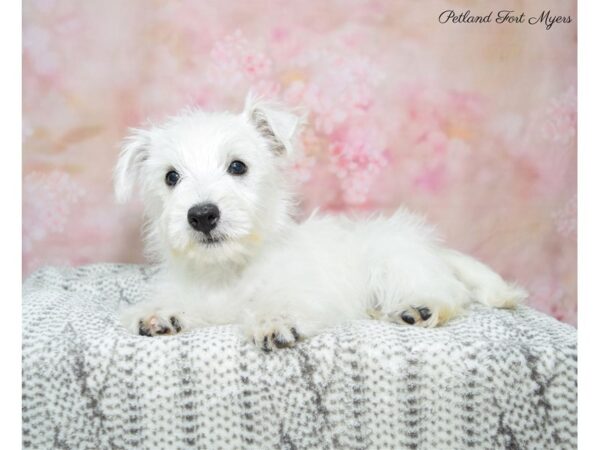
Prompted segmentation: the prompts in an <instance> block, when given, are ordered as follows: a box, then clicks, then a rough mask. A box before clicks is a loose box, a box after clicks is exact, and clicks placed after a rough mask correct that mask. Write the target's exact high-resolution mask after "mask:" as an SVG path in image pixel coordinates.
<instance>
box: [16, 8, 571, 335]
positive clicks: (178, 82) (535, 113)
mask: <svg viewBox="0 0 600 450" xmlns="http://www.w3.org/2000/svg"><path fill="white" fill-rule="evenodd" d="M485 4H486V5H487V6H486V7H483V6H482V2H475V1H466V0H462V1H446V2H443V1H430V2H418V3H417V2H412V1H383V0H379V1H378V0H375V1H366V0H364V1H359V0H343V1H342V0H337V1H308V0H305V1H285V2H284V1H270V2H267V1H235V0H221V1H158V0H128V1H122V0H111V1H106V0H105V1H96V2H93V1H75V0H71V1H63V0H28V1H27V0H26V1H25V2H24V5H23V11H24V24H23V47H24V48H23V91H24V92H23V110H24V118H23V140H24V153H23V165H24V180H23V256H24V258H23V261H24V273H25V274H28V273H30V272H31V271H32V270H34V269H35V268H37V267H39V266H41V265H44V264H69V265H77V264H86V263H91V262H98V261H122V262H139V261H142V260H143V259H142V256H141V244H140V237H139V228H140V224H141V214H140V208H139V205H137V204H130V205H126V206H117V205H116V204H115V203H114V200H113V197H112V185H111V170H112V167H113V165H114V163H115V160H116V157H117V153H118V147H119V141H120V140H121V138H122V137H123V136H124V134H125V132H126V128H127V127H128V126H135V125H138V124H140V123H141V122H143V121H144V120H145V119H153V120H160V119H161V118H163V117H165V115H167V114H172V113H174V112H176V111H177V110H178V109H179V108H181V107H183V106H184V105H189V104H194V105H200V106H205V107H207V108H218V109H221V108H230V109H239V108H240V107H241V105H242V102H243V98H244V96H245V94H246V92H247V91H248V89H249V88H253V89H254V90H256V91H258V92H260V93H263V94H265V95H268V96H275V97H277V98H279V99H281V100H283V101H285V102H287V103H288V104H290V105H298V106H302V107H304V108H305V109H306V110H307V111H308V112H309V124H308V127H307V129H306V131H305V133H304V135H303V139H302V147H303V149H302V150H303V152H304V156H303V157H302V158H301V160H300V162H299V164H298V167H297V170H296V174H297V176H298V179H299V181H300V183H301V186H302V194H303V199H304V210H305V211H306V212H308V211H310V210H312V209H313V208H315V207H316V206H319V207H321V209H322V210H325V211H329V212H337V211H343V210H350V209H361V210H385V211H392V210H393V209H395V208H396V207H398V206H399V205H401V204H404V205H406V206H408V207H410V208H412V209H415V210H417V211H420V212H423V213H425V214H426V215H427V217H428V218H429V219H430V221H432V222H434V223H436V224H438V225H439V229H440V231H441V232H442V234H443V235H445V236H446V237H447V240H448V242H449V244H451V245H452V246H454V247H456V248H459V249H461V250H464V251H466V252H469V253H471V254H474V255H476V256H477V257H479V258H481V259H482V260H484V261H485V262H487V263H488V264H490V265H491V266H492V267H494V268H495V269H496V270H498V271H499V272H501V273H502V274H503V275H504V276H506V277H509V278H512V279H515V280H518V281H519V282H520V283H522V284H523V285H524V286H526V287H527V288H528V289H529V290H530V292H531V293H532V297H531V299H530V304H531V305H532V306H534V307H536V308H538V309H540V310H542V311H545V312H548V313H550V314H552V315H554V316H555V317H557V318H559V319H561V320H564V321H567V322H570V323H573V324H575V323H576V320H577V318H576V310H577V303H576V298H577V293H576V273H577V271H576V239H577V236H576V228H577V227H576V223H577V222H576V212H577V193H576V158H577V155H576V143H577V142H576V140H577V136H576V125H577V111H576V106H577V105H576V100H577V98H576V89H577V87H576V70H577V68H576V38H577V37H576V22H575V20H576V2H575V1H566V0H557V1H549V0H543V1H533V0H532V1H527V2H524V1H509V0H502V1H499V2H486V3H485ZM446 9H455V10H456V11H457V13H458V12H461V11H464V10H466V9H471V12H472V13H473V14H477V13H479V14H487V13H488V12H489V11H490V10H492V9H494V10H495V11H497V10H500V9H514V10H516V11H517V13H520V12H521V11H522V12H525V13H526V16H530V15H531V16H537V15H539V14H540V13H541V12H542V11H543V10H544V9H551V10H552V13H553V14H561V15H565V16H566V15H570V16H571V17H572V19H574V21H573V22H572V23H570V24H555V25H554V26H553V27H552V28H551V29H550V30H546V29H545V27H544V26H543V25H539V24H538V25H528V24H502V25H499V24H495V23H491V24H445V25H442V24H440V23H439V22H438V19H437V18H438V16H439V14H440V13H441V12H442V11H444V10H446Z"/></svg>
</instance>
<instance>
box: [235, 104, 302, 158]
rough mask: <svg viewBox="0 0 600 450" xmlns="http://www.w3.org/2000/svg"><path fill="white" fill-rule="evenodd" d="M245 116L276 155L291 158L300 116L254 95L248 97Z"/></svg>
mask: <svg viewBox="0 0 600 450" xmlns="http://www.w3.org/2000/svg"><path fill="white" fill-rule="evenodd" d="M243 114H244V116H245V117H246V118H247V120H248V121H249V122H250V123H251V124H252V125H254V127H255V128H256V129H257V130H258V132H259V133H260V134H261V135H262V136H263V137H264V138H265V139H266V140H267V142H268V143H269V146H270V147H271V150H272V151H273V152H274V153H275V154H277V155H287V156H289V155H290V154H291V153H292V152H293V143H294V137H295V135H296V133H297V132H298V129H299V128H300V125H301V122H302V120H301V118H300V117H299V116H297V115H296V114H293V113H292V112H290V111H287V110H286V109H285V108H284V107H282V106H281V105H278V104H275V103H271V102H266V101H263V100H259V99H257V98H256V97H255V96H254V95H252V94H248V96H247V97H246V104H245V106H244V112H243Z"/></svg>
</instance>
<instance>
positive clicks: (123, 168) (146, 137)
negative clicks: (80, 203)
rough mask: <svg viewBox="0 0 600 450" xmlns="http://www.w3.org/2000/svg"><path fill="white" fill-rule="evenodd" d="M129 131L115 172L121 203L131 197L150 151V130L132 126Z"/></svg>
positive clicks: (116, 191) (118, 196)
mask: <svg viewBox="0 0 600 450" xmlns="http://www.w3.org/2000/svg"><path fill="white" fill-rule="evenodd" d="M129 133H130V134H129V136H127V137H126V138H125V140H124V141H123V146H122V147H121V154H120V155H119V161H118V162H117V166H116V167H115V173H114V178H115V180H114V181H115V195H116V197H117V201H118V202H119V203H125V202H126V201H127V200H129V199H130V198H131V194H132V193H133V188H134V187H135V184H136V181H137V180H138V178H139V175H140V169H141V167H142V164H143V163H144V161H146V159H148V153H149V151H150V132H149V131H147V130H141V129H137V128H131V129H130V130H129Z"/></svg>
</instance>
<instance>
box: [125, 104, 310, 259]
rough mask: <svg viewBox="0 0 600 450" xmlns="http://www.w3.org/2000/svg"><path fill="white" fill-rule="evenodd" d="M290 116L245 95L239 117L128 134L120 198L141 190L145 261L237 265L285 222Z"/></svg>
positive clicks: (179, 120)
mask: <svg viewBox="0 0 600 450" xmlns="http://www.w3.org/2000/svg"><path fill="white" fill-rule="evenodd" d="M298 125H299V119H298V117H296V116H295V115H293V114H291V113H289V112H287V111H284V110H282V109H280V108H278V107H277V106H274V105H272V104H268V103H264V102H261V101H257V100H256V99H254V98H253V97H251V96H249V97H248V98H247V99H246V104H245V108H244V111H243V112H242V113H241V114H231V113H208V112H203V111H200V110H186V111H184V112H182V113H181V114H179V115H177V116H175V117H172V118H171V119H169V120H168V121H167V122H165V123H164V124H162V125H159V126H153V127H150V128H148V129H134V130H131V134H130V136H129V137H128V138H127V139H126V140H125V143H124V145H123V149H122V151H121V155H120V158H119V162H118V164H117V167H116V170H115V192H116V196H117V199H118V200H119V201H121V202H124V201H126V200H127V199H128V198H129V197H130V196H131V195H132V193H133V191H134V189H135V186H136V185H137V186H139V188H140V192H141V195H142V200H143V203H144V206H145V211H146V216H147V220H148V222H147V226H146V239H147V244H148V250H149V253H150V255H152V256H154V257H158V258H159V259H162V260H170V259H173V258H175V259H179V260H183V261H188V262H195V263H203V264H220V265H223V264H227V263H233V264H241V263H243V262H244V261H246V260H247V258H249V257H250V256H251V255H252V252H253V250H254V249H256V248H257V247H258V246H259V245H260V244H261V242H263V241H264V239H265V238H268V236H269V235H270V234H272V233H274V232H276V231H277V229H278V228H280V227H281V226H283V225H284V224H285V223H286V222H287V221H288V220H289V214H290V211H289V208H290V204H291V202H290V198H289V194H288V193H287V190H286V188H285V178H284V174H283V173H282V169H283V166H284V165H285V162H286V160H287V159H288V157H289V155H290V153H291V152H292V143H293V138H294V135H295V133H296V131H297V128H298Z"/></svg>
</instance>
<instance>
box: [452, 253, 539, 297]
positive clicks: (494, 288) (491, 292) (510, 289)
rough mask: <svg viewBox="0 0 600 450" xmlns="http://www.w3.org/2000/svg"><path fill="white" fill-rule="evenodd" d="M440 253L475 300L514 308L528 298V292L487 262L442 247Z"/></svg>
mask: <svg viewBox="0 0 600 450" xmlns="http://www.w3.org/2000/svg"><path fill="white" fill-rule="evenodd" d="M440 255H441V256H442V258H443V259H444V260H445V261H446V263H447V264H448V266H449V267H450V268H451V270H452V271H453V272H454V274H455V276H456V277H457V278H458V279H459V280H461V281H462V282H463V283H464V284H465V285H466V286H467V287H468V288H469V289H470V291H471V293H472V298H473V300H475V301H477V302H479V303H482V304H484V305H489V306H493V307H495V308H514V307H515V306H517V305H518V304H519V303H521V302H522V301H523V300H525V299H526V298H527V292H526V291H525V290H523V289H522V288H520V287H519V286H516V285H514V284H508V283H507V282H506V281H504V280H503V279H502V278H501V277H500V275H498V274H497V273H496V272H494V271H493V270H492V269H490V268H489V267H488V266H486V265H485V264H483V263H481V262H479V261H477V260H476V259H474V258H471V257H470V256H467V255H465V254H463V253H460V252H457V251H454V250H450V249H440Z"/></svg>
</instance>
